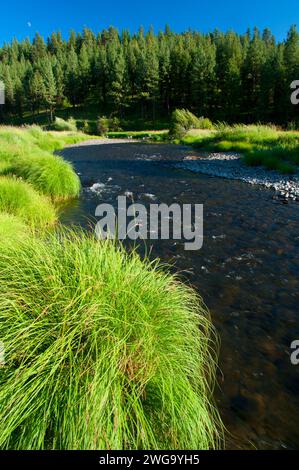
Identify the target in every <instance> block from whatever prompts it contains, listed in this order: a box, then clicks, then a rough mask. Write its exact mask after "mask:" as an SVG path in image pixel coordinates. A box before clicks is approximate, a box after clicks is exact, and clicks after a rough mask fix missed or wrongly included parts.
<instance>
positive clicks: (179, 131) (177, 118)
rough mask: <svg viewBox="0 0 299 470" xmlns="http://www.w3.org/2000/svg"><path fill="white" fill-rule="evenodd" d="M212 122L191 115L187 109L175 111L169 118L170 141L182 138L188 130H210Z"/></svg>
mask: <svg viewBox="0 0 299 470" xmlns="http://www.w3.org/2000/svg"><path fill="white" fill-rule="evenodd" d="M212 128H213V124H212V122H211V121H210V120H209V119H207V118H203V117H200V118H198V117H197V116H195V114H193V113H191V112H190V111H189V110H187V109H176V110H175V111H174V112H173V113H172V116H171V125H170V130H169V135H170V137H171V138H172V139H177V138H182V137H183V136H185V135H186V133H187V132H188V131H189V130H190V129H212Z"/></svg>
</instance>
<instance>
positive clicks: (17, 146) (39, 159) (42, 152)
mask: <svg viewBox="0 0 299 470" xmlns="http://www.w3.org/2000/svg"><path fill="white" fill-rule="evenodd" d="M82 140H86V136H85V135H83V134H78V133H76V134H72V133H61V134H60V133H55V132H44V131H43V130H42V129H41V128H39V127H38V126H32V127H26V128H13V127H0V174H2V175H14V176H18V177H21V178H23V179H25V180H26V181H28V182H30V183H31V185H32V186H34V188H35V189H37V190H38V191H39V192H41V193H43V194H45V195H47V196H50V197H51V198H52V199H53V200H61V199H69V198H74V197H76V196H78V194H79V192H80V181H79V178H78V176H77V175H76V173H75V171H74V170H73V167H72V165H71V164H70V163H68V162H65V161H64V160H63V159H62V157H60V156H58V155H53V151H54V150H58V149H61V148H63V147H64V146H65V145H67V144H73V143H76V142H78V141H82Z"/></svg>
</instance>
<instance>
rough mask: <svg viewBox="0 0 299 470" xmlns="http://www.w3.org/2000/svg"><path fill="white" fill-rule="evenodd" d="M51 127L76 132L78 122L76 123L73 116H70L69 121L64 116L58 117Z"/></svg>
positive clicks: (56, 129)
mask: <svg viewBox="0 0 299 470" xmlns="http://www.w3.org/2000/svg"><path fill="white" fill-rule="evenodd" d="M51 127H52V129H53V130H55V131H71V132H76V130H77V124H76V121H75V119H73V118H69V119H68V120H67V121H65V120H64V119H62V118H59V117H56V118H55V121H54V123H53V124H52V126H51Z"/></svg>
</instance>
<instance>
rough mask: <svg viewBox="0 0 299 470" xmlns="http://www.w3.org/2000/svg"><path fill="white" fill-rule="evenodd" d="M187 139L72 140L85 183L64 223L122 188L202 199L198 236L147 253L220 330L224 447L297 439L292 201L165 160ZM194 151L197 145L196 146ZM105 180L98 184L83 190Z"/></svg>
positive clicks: (272, 445) (297, 235) (297, 241)
mask: <svg viewBox="0 0 299 470" xmlns="http://www.w3.org/2000/svg"><path fill="white" fill-rule="evenodd" d="M191 153H192V151H190V150H188V149H186V148H184V147H174V146H168V145H167V146H163V145H160V146H159V145H152V146H149V145H145V144H107V145H100V146H88V145H86V146H82V147H73V148H69V149H66V150H65V151H64V157H65V158H67V159H69V160H71V161H73V163H74V165H75V168H76V170H77V171H78V172H80V174H81V179H82V183H83V185H84V186H85V188H84V191H83V194H82V197H81V199H80V200H79V201H78V202H76V203H74V204H73V205H72V206H69V207H68V208H67V209H66V210H65V212H64V215H63V217H62V219H63V222H65V223H72V222H75V223H79V224H83V225H86V223H87V222H86V221H87V218H88V217H89V218H92V217H94V213H95V208H96V206H97V205H98V204H99V203H100V202H108V203H112V204H113V205H115V207H116V197H117V196H118V195H123V194H124V192H126V191H130V192H132V193H133V197H134V201H135V202H142V203H144V204H150V203H151V202H152V200H151V196H149V195H148V194H153V195H155V197H156V200H155V202H165V203H167V204H170V203H172V202H179V203H191V204H195V203H202V204H204V245H203V248H202V249H201V250H200V251H195V252H194V251H184V248H183V244H182V243H181V242H177V241H176V242H174V241H163V242H162V241H158V242H156V243H155V244H154V246H153V250H152V256H159V257H160V258H161V259H162V260H163V261H167V262H171V263H175V266H176V268H177V269H178V270H180V271H182V270H184V277H185V279H187V280H188V281H189V282H191V283H192V285H194V286H195V287H196V288H197V289H198V290H199V292H200V293H201V295H202V296H203V298H204V300H205V302H206V304H207V305H208V307H209V309H210V311H211V314H212V319H213V322H214V324H215V326H216V328H217V330H218V333H219V334H220V337H221V351H220V358H219V362H220V368H221V371H222V373H221V374H220V373H219V377H218V382H219V387H218V389H217V390H216V399H217V402H218V405H219V409H220V412H221V415H222V418H223V420H224V423H225V425H226V427H227V429H228V434H227V438H226V447H227V448H228V449H237V448H243V449H248V448H249V449H250V448H258V449H284V448H291V449H294V448H297V449H298V448H299V365H298V366H294V365H291V362H290V343H291V342H292V341H293V340H295V339H299V302H298V300H299V297H298V288H299V256H298V252H299V250H298V248H299V231H298V221H299V204H296V203H290V204H288V205H284V204H282V203H280V202H277V201H274V200H273V199H272V192H271V191H269V190H265V189H261V188H259V187H251V186H250V185H247V184H245V183H242V182H238V181H228V180H224V179H220V178H211V177H208V176H204V175H199V174H197V175H195V174H192V173H189V172H187V171H184V170H178V169H175V168H173V167H171V165H170V164H169V163H171V162H172V161H174V160H176V161H177V160H178V159H180V158H182V156H184V155H186V154H191ZM193 153H194V152H193ZM94 183H103V184H104V185H105V186H103V189H102V192H101V193H100V194H97V195H96V194H93V193H92V192H91V191H89V190H88V189H87V187H90V186H92V184H94Z"/></svg>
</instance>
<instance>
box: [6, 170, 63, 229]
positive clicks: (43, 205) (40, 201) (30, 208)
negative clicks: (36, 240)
mask: <svg viewBox="0 0 299 470" xmlns="http://www.w3.org/2000/svg"><path fill="white" fill-rule="evenodd" d="M0 212H4V213H7V214H11V215H15V216H17V217H18V218H20V219H21V220H22V221H23V222H25V223H26V224H28V225H30V226H33V227H37V228H45V227H47V226H49V225H53V224H54V223H55V222H56V220H57V213H56V210H55V208H54V206H53V204H52V203H51V201H49V200H48V199H47V198H46V197H45V196H43V195H41V194H39V193H38V192H37V191H35V189H34V188H33V187H32V186H31V185H30V184H28V183H26V182H25V181H22V180H20V179H16V178H9V177H0Z"/></svg>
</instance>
